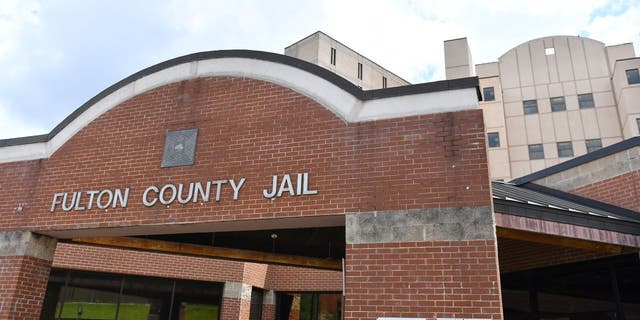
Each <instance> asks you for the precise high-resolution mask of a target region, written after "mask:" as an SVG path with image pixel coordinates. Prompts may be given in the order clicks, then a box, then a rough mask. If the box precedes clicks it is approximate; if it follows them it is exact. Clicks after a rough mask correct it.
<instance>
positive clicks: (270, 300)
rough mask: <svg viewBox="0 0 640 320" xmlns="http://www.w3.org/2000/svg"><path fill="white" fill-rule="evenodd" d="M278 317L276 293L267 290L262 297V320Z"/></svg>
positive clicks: (272, 319) (271, 319) (273, 319)
mask: <svg viewBox="0 0 640 320" xmlns="http://www.w3.org/2000/svg"><path fill="white" fill-rule="evenodd" d="M275 318H276V293H275V291H273V290H266V291H265V292H264V298H263V299H262V320H275Z"/></svg>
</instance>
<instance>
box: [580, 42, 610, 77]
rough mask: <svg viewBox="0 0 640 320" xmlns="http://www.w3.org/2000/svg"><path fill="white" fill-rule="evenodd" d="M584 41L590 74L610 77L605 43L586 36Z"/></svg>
mask: <svg viewBox="0 0 640 320" xmlns="http://www.w3.org/2000/svg"><path fill="white" fill-rule="evenodd" d="M583 43H584V49H585V52H586V55H587V65H588V67H589V76H591V77H592V78H598V77H608V76H609V65H608V63H607V57H606V55H605V53H604V45H603V44H602V43H601V42H598V41H594V40H590V39H584V38H583Z"/></svg>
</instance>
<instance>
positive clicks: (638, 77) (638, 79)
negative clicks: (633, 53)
mask: <svg viewBox="0 0 640 320" xmlns="http://www.w3.org/2000/svg"><path fill="white" fill-rule="evenodd" d="M627 83H629V84H636V83H640V73H638V69H631V70H627Z"/></svg>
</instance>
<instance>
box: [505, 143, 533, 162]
mask: <svg viewBox="0 0 640 320" xmlns="http://www.w3.org/2000/svg"><path fill="white" fill-rule="evenodd" d="M509 157H510V158H511V161H529V147H528V146H526V145H524V146H516V147H511V148H509Z"/></svg>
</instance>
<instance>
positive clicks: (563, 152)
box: [556, 141, 573, 158]
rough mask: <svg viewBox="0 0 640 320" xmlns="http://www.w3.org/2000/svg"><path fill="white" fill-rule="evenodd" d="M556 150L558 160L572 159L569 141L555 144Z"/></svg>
mask: <svg viewBox="0 0 640 320" xmlns="http://www.w3.org/2000/svg"><path fill="white" fill-rule="evenodd" d="M556 148H557V150H558V158H570V157H573V143H572V142H571V141H560V142H556Z"/></svg>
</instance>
